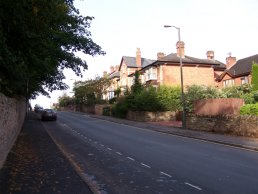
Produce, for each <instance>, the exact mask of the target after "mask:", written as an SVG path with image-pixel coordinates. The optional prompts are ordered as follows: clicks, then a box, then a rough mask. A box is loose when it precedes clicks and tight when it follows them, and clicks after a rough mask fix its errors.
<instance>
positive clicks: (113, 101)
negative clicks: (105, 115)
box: [108, 97, 116, 104]
mask: <svg viewBox="0 0 258 194" xmlns="http://www.w3.org/2000/svg"><path fill="white" fill-rule="evenodd" d="M108 102H109V104H114V103H115V102H116V97H114V98H111V99H109V101H108Z"/></svg>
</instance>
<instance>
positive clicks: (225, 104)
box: [193, 98, 245, 116]
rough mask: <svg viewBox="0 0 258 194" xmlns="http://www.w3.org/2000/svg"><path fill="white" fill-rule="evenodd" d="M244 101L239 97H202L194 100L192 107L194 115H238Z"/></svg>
mask: <svg viewBox="0 0 258 194" xmlns="http://www.w3.org/2000/svg"><path fill="white" fill-rule="evenodd" d="M244 103H245V102H244V100H243V99H241V98H217V99H202V100H196V101H194V103H193V108H194V114H196V115H207V116H216V115H232V114H233V115H239V111H240V108H241V106H243V105H244Z"/></svg>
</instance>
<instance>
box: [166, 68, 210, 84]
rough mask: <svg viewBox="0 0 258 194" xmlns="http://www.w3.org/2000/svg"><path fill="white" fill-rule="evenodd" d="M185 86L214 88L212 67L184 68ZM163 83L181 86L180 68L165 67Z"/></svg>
mask: <svg viewBox="0 0 258 194" xmlns="http://www.w3.org/2000/svg"><path fill="white" fill-rule="evenodd" d="M183 79H184V86H190V85H193V84H197V85H205V86H214V85H215V81H214V70H213V68H211V67H197V66H195V67H189V66H184V67H183ZM163 83H164V84H167V85H180V84H181V77H180V67H179V66H170V65H168V66H164V67H163Z"/></svg>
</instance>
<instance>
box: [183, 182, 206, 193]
mask: <svg viewBox="0 0 258 194" xmlns="http://www.w3.org/2000/svg"><path fill="white" fill-rule="evenodd" d="M185 184H186V185H188V186H190V187H193V188H195V189H198V190H199V191H201V190H202V188H200V187H198V186H196V185H192V184H190V183H188V182H185Z"/></svg>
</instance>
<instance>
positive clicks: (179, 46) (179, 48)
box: [176, 41, 185, 58]
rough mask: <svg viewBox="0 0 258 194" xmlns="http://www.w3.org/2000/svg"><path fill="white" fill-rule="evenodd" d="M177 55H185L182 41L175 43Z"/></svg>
mask: <svg viewBox="0 0 258 194" xmlns="http://www.w3.org/2000/svg"><path fill="white" fill-rule="evenodd" d="M176 50H177V56H178V57H179V56H181V57H182V58H184V57H185V43H184V42H183V41H180V42H179V41H178V42H177V43H176Z"/></svg>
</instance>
